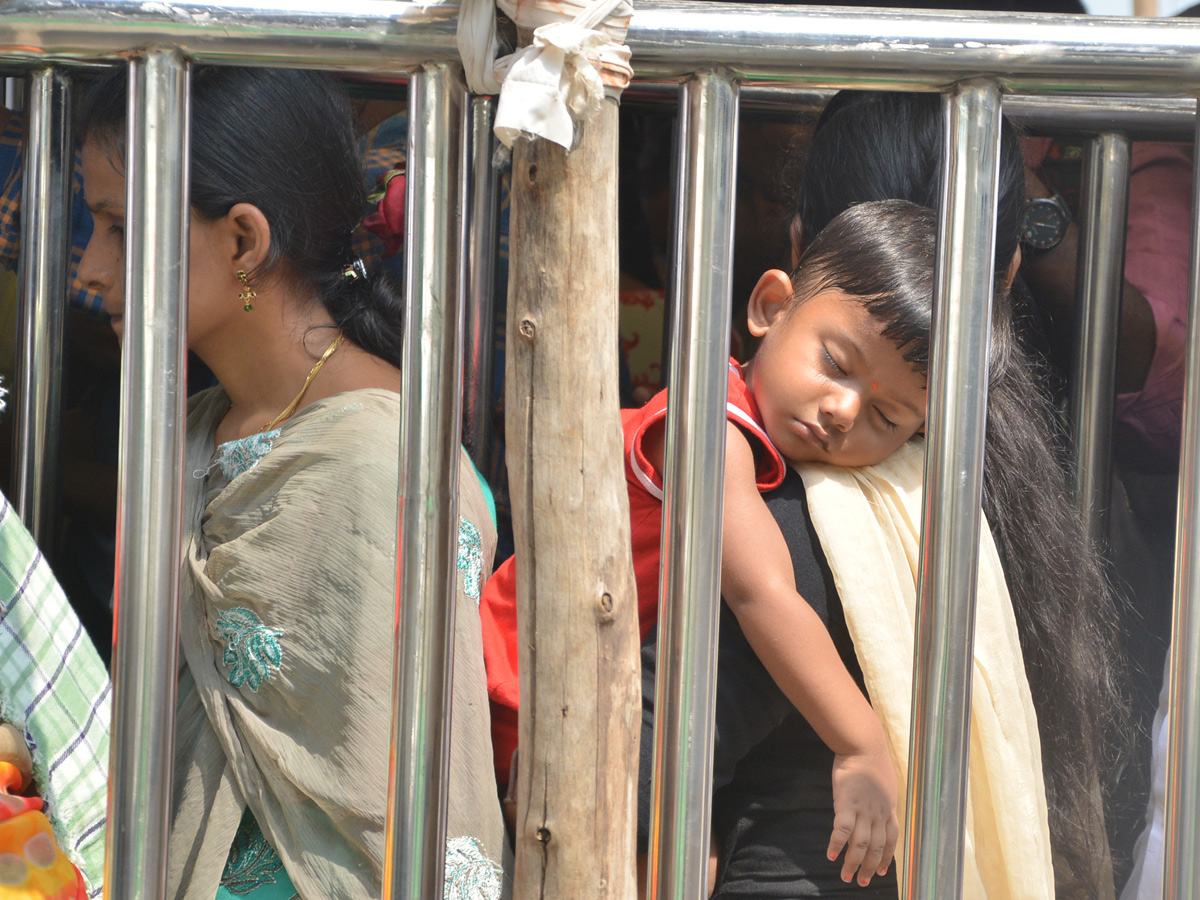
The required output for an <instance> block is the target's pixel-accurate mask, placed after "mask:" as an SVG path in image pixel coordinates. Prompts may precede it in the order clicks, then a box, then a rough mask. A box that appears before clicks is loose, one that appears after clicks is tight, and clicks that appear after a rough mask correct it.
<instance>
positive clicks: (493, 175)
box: [463, 97, 500, 472]
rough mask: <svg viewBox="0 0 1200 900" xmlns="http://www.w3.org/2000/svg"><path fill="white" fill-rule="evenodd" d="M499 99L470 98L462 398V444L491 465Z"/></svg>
mask: <svg viewBox="0 0 1200 900" xmlns="http://www.w3.org/2000/svg"><path fill="white" fill-rule="evenodd" d="M495 118H496V101H495V98H492V97H472V98H471V140H470V153H471V165H470V189H469V194H468V196H469V197H470V204H471V205H470V209H469V210H468V214H467V254H466V278H467V284H466V289H465V295H466V298H467V305H466V317H467V319H466V333H467V337H466V366H465V371H464V377H465V379H466V392H465V394H464V396H463V401H464V403H465V404H466V411H465V412H464V414H463V444H465V445H466V447H467V450H468V452H469V453H470V454H471V458H472V459H473V460H474V461H475V467H476V468H477V469H479V471H481V472H487V471H489V469H490V466H489V465H488V462H489V460H490V458H491V445H492V382H493V381H494V371H493V366H494V359H495V335H494V334H493V330H494V327H495V306H496V291H497V288H498V285H497V284H496V256H497V252H498V250H499V247H498V241H497V231H498V223H499V219H500V173H499V171H498V170H497V169H496V167H495V166H493V165H492V153H493V151H494V149H495V146H496V141H495V139H494V138H493V136H492V123H493V122H494V121H495Z"/></svg>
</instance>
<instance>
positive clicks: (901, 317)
mask: <svg viewBox="0 0 1200 900" xmlns="http://www.w3.org/2000/svg"><path fill="white" fill-rule="evenodd" d="M936 259H937V216H936V215H935V214H934V212H933V211H932V210H930V209H926V208H925V207H923V206H918V205H917V204H915V203H910V202H908V201H907V200H876V201H874V202H871V203H859V204H857V205H855V206H851V207H850V208H849V209H846V210H844V211H842V212H841V213H840V214H839V215H837V216H836V217H835V218H834V219H833V221H831V222H830V223H829V224H828V225H827V226H826V227H825V228H823V229H822V230H821V232H820V233H819V234H818V235H817V236H816V238H814V239H813V240H812V241H811V242H810V243H809V245H808V247H807V248H806V249H805V251H804V255H803V256H801V258H800V262H799V263H797V265H796V269H795V271H794V272H792V290H793V292H794V293H793V296H794V302H796V303H803V302H804V301H805V300H809V299H811V298H812V297H815V296H816V295H817V294H819V293H821V292H822V291H826V290H838V291H841V292H842V293H844V294H849V295H850V296H851V297H857V298H858V299H859V300H861V301H862V304H863V305H864V306H865V307H866V308H867V311H868V312H869V313H870V314H871V315H872V316H873V317H874V318H876V319H878V320H879V321H880V322H881V323H883V326H884V327H883V332H882V333H883V336H884V337H885V338H887V339H888V340H890V341H891V342H892V343H893V344H895V345H896V347H897V348H898V349H899V350H900V351H901V352H902V353H903V354H904V359H905V360H906V361H907V362H909V363H911V364H912V366H913V368H915V369H916V370H917V371H919V372H924V371H925V370H926V369H927V368H928V366H929V323H930V318H931V315H932V309H933V280H934V265H935V262H936Z"/></svg>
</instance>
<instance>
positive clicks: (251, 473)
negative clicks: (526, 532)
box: [168, 389, 506, 900]
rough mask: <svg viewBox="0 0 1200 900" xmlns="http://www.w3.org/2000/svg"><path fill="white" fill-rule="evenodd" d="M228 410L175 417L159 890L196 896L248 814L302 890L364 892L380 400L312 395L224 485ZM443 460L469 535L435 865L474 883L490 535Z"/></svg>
mask: <svg viewBox="0 0 1200 900" xmlns="http://www.w3.org/2000/svg"><path fill="white" fill-rule="evenodd" d="M228 403H229V401H228V399H227V397H226V396H225V394H224V393H223V392H222V391H220V390H219V389H214V390H212V391H207V392H205V393H203V394H201V395H199V396H198V397H196V398H193V402H192V403H191V405H190V409H189V416H188V435H187V446H188V452H187V460H188V462H187V469H186V477H187V482H188V485H189V494H190V507H189V508H188V509H186V510H185V515H186V518H185V528H186V529H187V530H186V532H185V540H186V551H185V558H184V589H183V590H184V592H183V604H182V612H181V620H180V644H181V647H182V651H183V652H182V660H181V665H180V673H179V700H178V710H177V716H178V720H177V724H176V746H175V788H174V806H173V823H172V830H171V838H170V865H169V872H168V879H169V894H168V895H169V896H171V897H174V898H179V900H212V898H213V896H214V895H215V893H216V890H217V885H218V883H219V881H220V877H221V873H222V870H223V868H224V865H225V861H226V857H227V856H228V854H229V849H230V843H231V842H232V840H233V837H234V834H235V832H236V831H237V828H238V824H239V822H240V820H241V818H242V812H243V809H244V808H245V807H246V806H249V807H250V809H251V811H252V812H253V814H254V817H255V818H256V820H257V821H258V824H259V826H260V827H261V829H262V831H263V834H264V835H265V837H266V838H267V840H268V841H269V842H270V843H271V845H272V846H273V847H274V848H275V850H276V851H277V852H278V853H279V856H280V857H281V858H282V860H283V863H284V865H285V867H286V868H287V871H288V874H289V875H290V876H291V878H292V880H293V882H294V884H295V885H296V888H297V890H298V891H299V893H300V895H301V896H302V897H304V898H305V900H322V898H330V900H367V898H377V897H379V896H380V894H381V892H382V871H383V856H384V827H385V817H386V806H387V772H388V745H389V732H390V719H391V679H392V658H393V621H394V615H395V611H394V602H395V601H394V598H395V587H394V585H395V571H396V565H395V555H396V522H397V513H398V500H397V498H398V488H397V484H398V474H397V473H398V463H397V459H398V453H397V451H398V438H399V430H400V419H399V398H398V397H397V395H395V394H393V393H389V392H386V391H378V390H362V391H353V392H348V393H345V394H340V395H337V396H334V397H330V398H328V399H326V400H322V401H319V402H317V403H313V404H311V405H309V406H307V407H305V408H304V409H302V410H301V411H300V412H299V413H298V414H297V415H296V416H294V417H293V418H292V419H290V420H289V421H288V422H286V423H285V424H284V425H283V427H282V430H281V431H280V433H279V434H278V435H277V436H275V437H274V438H272V439H270V441H269V443H270V449H269V452H267V453H266V454H265V455H262V456H261V458H258V460H257V463H256V464H254V465H253V467H252V468H250V469H249V470H247V471H244V472H243V473H242V474H239V475H236V476H235V477H233V478H232V480H228V479H227V478H226V477H225V475H224V474H223V469H222V468H221V467H220V466H219V465H218V463H217V461H216V460H215V458H214V453H213V444H214V438H213V435H214V430H215V428H216V425H217V423H218V422H219V421H220V419H221V417H222V416H223V415H224V413H225V411H226V410H227V409H228ZM462 466H463V477H462V478H461V479H460V484H459V498H460V499H459V513H460V517H461V518H460V538H461V537H462V536H463V535H464V533H466V534H467V535H468V536H470V531H471V530H473V531H474V540H473V541H468V543H469V544H470V546H468V547H466V548H465V549H464V547H463V544H462V543H461V541H460V553H459V568H460V570H461V571H460V574H459V582H458V586H459V589H458V592H457V597H456V613H457V626H456V635H455V648H456V657H457V659H456V670H455V682H454V716H455V718H454V729H453V739H452V749H451V756H452V761H451V768H452V772H451V781H450V793H451V800H450V810H449V829H450V830H449V832H448V834H449V836H450V838H451V839H454V840H460V842H459V843H457V844H454V843H452V845H451V848H450V849H451V857H452V858H453V859H454V860H455V861H456V862H458V863H460V864H461V865H462V867H463V871H464V872H465V873H466V874H467V876H468V877H470V878H473V879H479V878H481V877H482V876H488V875H491V874H492V873H493V872H494V871H495V869H494V863H496V862H499V861H500V860H501V854H502V852H503V850H504V848H505V847H506V844H505V841H504V836H503V824H502V821H501V818H500V809H499V802H498V800H497V797H496V791H495V785H494V781H493V780H492V778H491V744H490V738H489V733H488V725H487V722H488V718H487V696H486V686H485V681H484V676H483V666H482V650H481V647H480V640H481V639H480V636H479V634H480V626H479V620H478V613H477V603H478V600H477V597H478V581H479V580H481V579H482V578H484V577H486V576H487V574H488V572H489V571H490V561H491V558H492V554H493V552H494V547H495V529H494V527H493V525H492V521H491V517H490V515H489V513H488V510H487V506H486V502H485V500H484V498H483V495H482V492H481V490H480V488H479V485H478V483H477V482H476V480H475V477H474V475H473V474H472V471H471V469H470V468H469V462H467V461H466V459H465V456H464V460H463V461H462ZM463 522H466V523H467V527H466V528H465V529H464V527H463V526H462V523H463ZM464 556H465V557H467V558H466V559H465V561H464ZM462 839H465V840H467V841H470V842H473V843H472V844H471V846H464V845H463V843H461V840H462ZM479 848H482V851H483V852H482V854H480V853H479V852H477V851H478V849H479ZM483 880H486V878H483ZM447 895H448V896H453V894H452V892H451V885H449V884H448V885H447ZM482 896H490V895H488V894H483V895H482Z"/></svg>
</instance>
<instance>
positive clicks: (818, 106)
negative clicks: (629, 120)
mask: <svg viewBox="0 0 1200 900" xmlns="http://www.w3.org/2000/svg"><path fill="white" fill-rule="evenodd" d="M859 87H862V86H861V85H859ZM835 93H836V90H834V89H833V88H814V87H811V86H810V85H797V84H762V83H755V82H745V81H743V82H742V83H741V85H740V86H739V88H738V105H739V106H740V107H741V109H742V111H743V113H746V112H762V113H767V114H770V113H777V114H779V115H781V116H785V117H786V116H794V117H797V118H810V119H815V118H816V117H817V116H819V115H820V114H821V110H823V109H824V108H825V104H826V103H828V102H829V98H830V97H832V96H833V95H834V94H835ZM678 94H679V86H678V84H677V83H676V82H674V81H634V82H633V83H632V84H631V85H630V86H629V87H628V88H626V89H625V93H624V94H623V95H622V100H623V101H626V102H629V101H633V102H635V103H646V104H650V105H659V104H661V105H663V106H671V107H673V106H675V104H676V103H677V102H678ZM1002 108H1003V110H1004V115H1005V116H1007V117H1008V119H1009V121H1011V122H1014V123H1015V124H1017V125H1020V126H1021V127H1022V128H1023V129H1024V130H1025V132H1026V133H1028V134H1033V135H1039V136H1041V135H1046V136H1049V135H1054V136H1057V135H1090V134H1099V133H1101V132H1106V131H1120V132H1124V133H1125V134H1127V135H1128V136H1129V137H1130V139H1131V140H1135V141H1138V140H1145V141H1150V140H1154V141H1181V142H1186V143H1191V141H1192V138H1193V137H1195V128H1196V124H1195V123H1196V118H1195V116H1196V99H1195V98H1194V97H1143V96H1134V95H1121V94H1108V95H1096V96H1075V95H1062V94H1057V95H1047V94H1041V95H1034V94H1005V95H1004V100H1003V105H1002Z"/></svg>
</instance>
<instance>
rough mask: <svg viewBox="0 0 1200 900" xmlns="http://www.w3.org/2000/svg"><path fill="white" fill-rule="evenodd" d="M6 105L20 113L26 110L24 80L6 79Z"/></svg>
mask: <svg viewBox="0 0 1200 900" xmlns="http://www.w3.org/2000/svg"><path fill="white" fill-rule="evenodd" d="M4 105H5V106H6V107H8V108H9V109H11V110H18V111H19V110H22V109H24V108H25V79H24V78H11V77H10V78H5V79H4Z"/></svg>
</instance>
